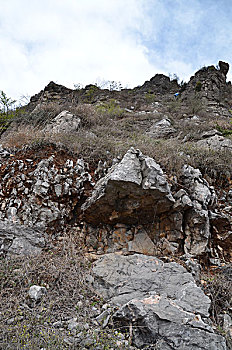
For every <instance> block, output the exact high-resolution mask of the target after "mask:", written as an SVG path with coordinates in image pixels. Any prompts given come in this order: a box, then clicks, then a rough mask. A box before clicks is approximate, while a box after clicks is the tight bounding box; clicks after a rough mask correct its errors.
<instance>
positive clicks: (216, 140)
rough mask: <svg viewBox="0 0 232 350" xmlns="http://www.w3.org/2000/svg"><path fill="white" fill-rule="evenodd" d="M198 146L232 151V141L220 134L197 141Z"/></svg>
mask: <svg viewBox="0 0 232 350" xmlns="http://www.w3.org/2000/svg"><path fill="white" fill-rule="evenodd" d="M197 146H200V147H205V148H210V149H213V150H218V151H232V141H231V140H230V139H227V138H226V137H224V136H222V135H218V134H216V135H214V136H211V137H208V138H205V139H203V140H199V141H197Z"/></svg>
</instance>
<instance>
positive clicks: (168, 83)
mask: <svg viewBox="0 0 232 350" xmlns="http://www.w3.org/2000/svg"><path fill="white" fill-rule="evenodd" d="M138 90H139V91H142V92H144V91H145V92H147V91H152V92H157V93H161V94H164V93H167V92H176V91H178V90H179V85H178V83H177V81H176V80H171V79H170V78H169V77H167V76H166V75H164V74H156V75H155V76H154V77H152V78H151V79H150V80H149V81H145V83H144V84H143V85H142V86H141V87H139V88H138Z"/></svg>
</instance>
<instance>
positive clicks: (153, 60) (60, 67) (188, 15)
mask: <svg viewBox="0 0 232 350" xmlns="http://www.w3.org/2000/svg"><path fill="white" fill-rule="evenodd" d="M231 18H232V3H231V0H220V1H218V0H188V1H186V0H173V1H170V0H127V1H125V0H20V1H19V0H7V1H6V0H0V67H1V74H0V90H3V91H4V92H6V93H7V95H8V96H11V97H12V98H16V99H18V98H19V97H20V96H22V95H30V96H31V95H33V94H35V93H37V92H39V91H40V90H41V89H43V88H44V87H45V85H47V84H48V83H49V81H51V80H53V81H55V82H57V83H59V84H63V85H65V86H68V87H71V88H72V87H73V84H77V83H81V84H83V85H86V84H88V83H94V82H96V81H101V80H103V79H105V80H115V81H120V82H121V83H122V84H123V85H124V86H126V85H127V86H130V87H133V86H136V85H140V84H142V83H143V82H144V81H145V80H149V79H150V78H151V77H152V76H154V75H155V74H156V73H163V74H166V75H168V74H169V73H170V74H174V73H175V74H177V75H178V76H179V77H180V80H182V79H183V80H188V79H189V78H190V76H191V75H192V74H194V72H195V71H196V70H198V69H199V68H201V67H202V66H204V65H211V64H214V65H216V64H217V63H218V61H219V60H224V61H226V62H228V63H232V62H231V61H230V60H231V57H232V20H231ZM231 78H232V75H231V73H229V75H228V79H229V80H231Z"/></svg>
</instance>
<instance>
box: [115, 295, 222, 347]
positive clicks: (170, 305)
mask: <svg viewBox="0 0 232 350" xmlns="http://www.w3.org/2000/svg"><path fill="white" fill-rule="evenodd" d="M113 320H114V322H119V323H121V324H123V325H124V327H125V325H128V326H129V325H132V332H133V343H134V344H135V345H136V346H137V347H138V348H143V347H144V346H145V344H146V345H148V344H151V345H153V346H155V349H162V350H188V349H192V350H198V349H202V350H209V349H210V350H226V342H225V339H224V338H223V337H222V336H220V335H217V334H214V333H213V331H212V329H211V327H210V326H208V325H207V324H206V323H205V322H204V321H202V319H201V317H200V315H196V314H194V313H190V312H186V311H185V310H184V309H182V308H180V307H179V306H178V305H177V304H176V303H175V301H172V300H170V299H168V298H166V297H164V296H160V295H152V296H147V297H145V298H143V299H133V300H131V301H129V302H128V303H127V304H125V305H123V306H122V307H121V308H120V309H119V311H117V312H116V313H115V314H114V315H113ZM128 328H129V327H128Z"/></svg>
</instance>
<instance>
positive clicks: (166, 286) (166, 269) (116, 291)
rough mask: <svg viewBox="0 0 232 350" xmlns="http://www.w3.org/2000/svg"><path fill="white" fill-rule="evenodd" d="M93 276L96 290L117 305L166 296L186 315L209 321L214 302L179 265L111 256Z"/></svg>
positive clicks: (100, 262) (148, 258)
mask: <svg viewBox="0 0 232 350" xmlns="http://www.w3.org/2000/svg"><path fill="white" fill-rule="evenodd" d="M93 276H94V288H95V289H96V290H97V291H98V292H99V293H100V294H102V295H103V296H104V297H105V298H106V299H109V300H111V301H112V302H113V303H115V304H117V305H123V304H125V303H127V302H128V301H130V300H132V299H140V298H144V297H146V296H147V295H148V294H150V295H154V294H159V295H163V294H165V295H166V296H167V298H170V299H172V300H175V303H176V304H177V305H179V307H181V308H184V309H185V310H186V311H188V312H196V313H199V314H201V315H202V316H205V317H208V309H209V306H210V299H209V298H208V297H207V296H206V295H205V294H204V293H203V291H202V290H201V289H200V288H199V287H197V286H196V284H195V281H194V278H193V277H192V275H191V274H190V273H188V272H187V271H186V270H185V268H184V267H183V266H181V265H178V264H176V263H164V262H162V261H161V260H159V259H157V258H155V257H151V256H146V255H142V254H134V255H129V256H123V255H118V254H114V253H110V254H107V255H105V256H103V257H102V258H100V259H99V260H97V262H96V263H95V264H94V266H93Z"/></svg>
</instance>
